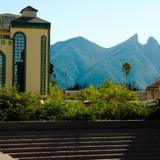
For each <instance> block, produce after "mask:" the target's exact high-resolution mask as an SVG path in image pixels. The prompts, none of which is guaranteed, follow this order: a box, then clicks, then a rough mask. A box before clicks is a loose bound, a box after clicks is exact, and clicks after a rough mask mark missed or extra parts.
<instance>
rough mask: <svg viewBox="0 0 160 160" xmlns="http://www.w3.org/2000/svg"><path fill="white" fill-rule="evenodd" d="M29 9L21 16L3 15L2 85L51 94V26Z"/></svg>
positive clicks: (0, 46) (0, 43)
mask: <svg viewBox="0 0 160 160" xmlns="http://www.w3.org/2000/svg"><path fill="white" fill-rule="evenodd" d="M37 11H38V10H36V9H34V8H32V7H31V6H28V7H26V8H24V9H22V11H21V12H20V13H21V14H20V15H13V14H0V86H1V87H2V86H5V87H6V88H11V87H12V86H16V87H17V89H18V90H19V91H21V92H36V93H39V94H42V95H44V94H47V93H48V92H49V74H50V71H49V68H50V67H49V61H50V60H49V57H50V55H49V51H50V23H49V22H47V21H45V20H42V19H40V18H38V17H37Z"/></svg>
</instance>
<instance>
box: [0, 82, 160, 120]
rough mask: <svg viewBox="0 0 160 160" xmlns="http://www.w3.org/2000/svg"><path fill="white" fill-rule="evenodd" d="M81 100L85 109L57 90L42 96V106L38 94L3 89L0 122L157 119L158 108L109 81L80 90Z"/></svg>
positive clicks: (0, 96) (0, 101)
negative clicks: (66, 100) (65, 97)
mask: <svg viewBox="0 0 160 160" xmlns="http://www.w3.org/2000/svg"><path fill="white" fill-rule="evenodd" d="M56 93H57V94H56ZM41 98H42V97H41ZM81 98H82V100H89V101H90V103H89V105H88V106H87V107H86V106H85V105H84V104H83V103H81V102H76V103H73V102H72V103H71V102H65V101H64V99H63V91H62V90H59V89H58V88H57V87H54V88H52V92H51V95H49V96H45V97H43V99H44V103H41V101H40V96H39V95H36V94H33V93H19V92H18V91H17V90H16V89H15V88H13V89H11V90H6V89H4V88H2V89H0V120H1V121H27V120H108V119H160V108H159V107H158V106H157V107H155V106H148V105H145V104H141V103H135V102H133V101H134V100H136V94H135V93H134V92H132V91H129V90H128V89H127V88H125V87H122V86H118V85H113V84H111V83H110V82H105V83H104V85H103V86H102V87H99V88H95V87H93V86H90V87H89V88H88V89H86V90H84V91H83V93H82V97H81Z"/></svg>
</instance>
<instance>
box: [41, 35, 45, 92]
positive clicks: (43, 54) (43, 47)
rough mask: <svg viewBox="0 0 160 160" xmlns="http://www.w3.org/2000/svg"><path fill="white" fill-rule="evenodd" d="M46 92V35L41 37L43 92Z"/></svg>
mask: <svg viewBox="0 0 160 160" xmlns="http://www.w3.org/2000/svg"><path fill="white" fill-rule="evenodd" d="M45 93H46V36H42V37H41V94H42V95H43V94H45Z"/></svg>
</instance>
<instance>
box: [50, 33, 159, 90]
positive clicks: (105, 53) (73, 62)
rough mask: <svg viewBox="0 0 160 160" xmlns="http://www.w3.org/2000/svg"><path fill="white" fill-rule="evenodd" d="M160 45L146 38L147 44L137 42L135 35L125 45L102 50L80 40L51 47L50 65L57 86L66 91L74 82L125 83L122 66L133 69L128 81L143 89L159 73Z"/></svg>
mask: <svg viewBox="0 0 160 160" xmlns="http://www.w3.org/2000/svg"><path fill="white" fill-rule="evenodd" d="M159 56H160V45H159V43H158V41H157V40H156V39H154V38H153V37H149V38H148V40H147V43H146V44H141V43H140V42H139V41H138V35H137V34H134V35H133V36H132V37H130V38H129V39H127V40H125V41H124V42H122V43H120V44H118V45H116V46H113V47H110V48H104V47H101V46H99V45H97V44H96V43H93V42H91V41H89V40H87V39H85V38H83V37H75V38H72V39H69V40H67V41H61V42H57V43H55V44H54V45H52V46H51V62H52V63H53V64H54V66H55V73H56V75H57V84H58V85H59V86H60V87H62V88H68V87H70V86H73V85H74V84H76V83H79V84H81V85H87V86H88V85H90V84H93V85H95V86H99V85H101V84H102V83H103V82H104V80H106V79H111V80H112V81H113V82H116V83H123V82H124V81H125V76H124V73H123V72H122V68H121V67H122V64H123V63H125V62H129V63H130V64H131V66H132V70H131V73H130V74H129V76H128V79H129V81H135V82H136V84H137V85H138V87H139V88H142V89H144V88H145V87H146V86H147V85H149V84H151V83H153V81H154V78H156V77H158V76H159V75H160V74H159V73H160V60H159V58H158V57H159Z"/></svg>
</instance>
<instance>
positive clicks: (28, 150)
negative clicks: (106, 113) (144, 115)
mask: <svg viewBox="0 0 160 160" xmlns="http://www.w3.org/2000/svg"><path fill="white" fill-rule="evenodd" d="M19 123H20V122H19ZM19 123H18V124H16V123H12V125H11V126H12V127H10V124H9V123H8V124H5V125H4V124H3V125H1V124H0V151H1V152H3V154H2V155H7V156H8V155H10V156H11V157H13V158H15V159H16V160H17V159H18V160H92V159H93V160H160V127H159V124H160V123H159V121H154V122H152V123H159V124H158V125H157V126H155V125H154V124H153V125H151V124H150V122H149V123H148V122H144V123H148V125H149V126H147V125H140V126H139V124H140V123H141V122H138V121H137V125H136V123H134V125H131V124H130V122H128V124H129V125H124V124H123V121H122V122H121V123H122V124H121V125H119V122H117V126H116V125H115V124H114V123H115V122H114V123H113V125H111V122H108V123H110V125H108V123H107V122H101V123H107V124H106V125H104V124H103V125H102V124H101V123H98V124H99V125H97V126H94V127H92V124H91V125H89V123H88V122H86V123H88V127H87V125H86V126H85V125H82V124H83V123H82V124H81V125H80V123H78V122H73V125H74V124H75V123H77V126H76V127H72V126H71V124H70V123H69V122H68V126H67V122H62V123H65V125H63V127H62V125H60V126H55V125H57V123H53V124H51V123H50V124H49V125H48V127H47V123H46V125H45V123H42V124H40V123H39V124H38V125H37V124H36V123H33V124H32V123H30V125H32V127H31V128H32V129H31V128H30V127H28V126H30V125H28V124H27V125H26V124H24V125H21V124H19ZM26 123H27V122H26ZM91 123H94V122H91ZM124 123H126V122H124ZM58 124H59V123H58ZM36 125H37V126H36ZM50 125H51V126H52V127H51V126H50ZM78 125H79V126H78ZM7 126H8V127H7ZM122 126H123V127H122ZM68 127H69V128H68ZM106 127H107V128H106ZM13 128H14V129H13ZM47 128H48V129H47ZM74 128H76V129H74ZM0 155H1V154H0ZM11 157H10V159H9V158H8V159H4V160H13V158H12V159H11ZM0 160H3V159H1V157H0Z"/></svg>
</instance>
